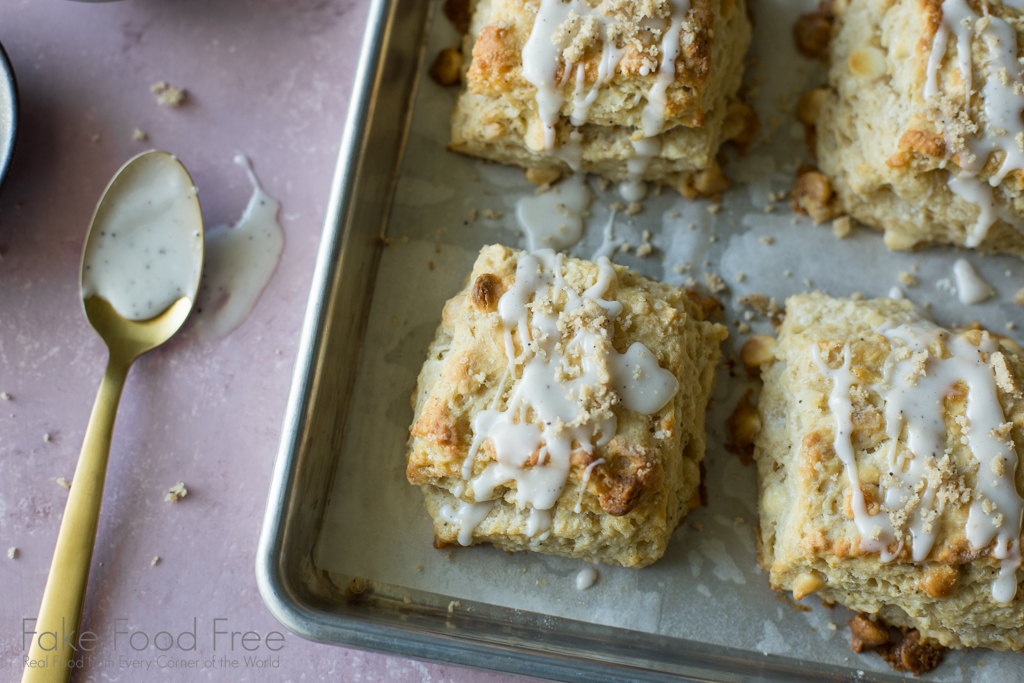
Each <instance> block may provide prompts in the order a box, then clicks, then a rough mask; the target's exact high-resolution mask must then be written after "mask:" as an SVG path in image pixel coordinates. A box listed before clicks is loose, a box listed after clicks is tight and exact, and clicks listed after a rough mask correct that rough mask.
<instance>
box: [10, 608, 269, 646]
mask: <svg viewBox="0 0 1024 683" xmlns="http://www.w3.org/2000/svg"><path fill="white" fill-rule="evenodd" d="M35 621H36V620H35V619H29V618H26V619H22V638H21V641H22V642H21V646H22V648H23V649H25V650H28V648H29V644H30V642H31V639H36V640H37V641H38V643H39V648H40V649H41V650H43V651H45V652H55V651H58V650H61V651H63V650H65V649H72V650H75V651H79V650H82V651H84V652H92V651H93V650H95V649H96V648H97V647H98V646H99V645H101V644H102V643H103V641H104V638H103V637H101V635H100V634H98V633H95V632H93V631H81V632H76V631H74V630H68V629H67V627H66V625H65V623H64V620H63V619H62V620H61V628H60V630H57V631H36V630H34V625H35ZM227 621H228V619H227V618H225V617H217V618H215V619H213V620H212V623H211V625H210V630H209V636H208V637H209V641H207V642H209V643H210V644H211V645H212V646H213V650H214V651H215V652H216V651H218V650H221V651H232V652H234V651H236V650H244V651H246V652H256V651H258V650H260V649H261V648H265V649H267V650H270V651H272V652H278V651H280V650H281V649H283V648H284V634H283V633H281V632H280V631H270V632H269V633H267V634H266V635H263V634H261V633H259V632H257V631H233V630H231V629H230V628H229V626H228V624H227ZM107 638H110V639H111V640H112V642H113V645H114V650H118V649H121V650H126V649H128V648H131V649H132V650H134V651H135V652H142V651H143V650H147V649H149V648H150V647H152V648H155V649H157V650H159V651H161V652H167V651H168V650H171V649H172V648H173V649H177V650H180V651H182V652H194V651H195V650H196V648H197V647H198V645H199V619H198V618H197V617H193V618H192V628H191V629H186V630H184V631H181V632H179V633H177V635H175V634H174V633H172V632H170V631H157V632H155V633H152V634H151V632H148V631H145V630H138V631H135V630H131V629H129V628H128V619H127V618H125V617H121V618H118V619H114V628H113V631H112V633H111V634H110V635H109V636H107Z"/></svg>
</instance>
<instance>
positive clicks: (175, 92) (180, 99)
mask: <svg viewBox="0 0 1024 683" xmlns="http://www.w3.org/2000/svg"><path fill="white" fill-rule="evenodd" d="M149 91H150V92H151V93H153V94H154V95H156V96H157V98H156V103H157V104H165V105H167V106H168V107H173V108H175V109H176V108H178V107H180V106H181V105H183V104H184V103H185V98H186V96H187V95H188V93H187V91H186V90H185V89H184V88H175V87H174V86H173V85H170V84H168V83H167V81H157V82H156V83H154V84H153V85H151V86H149Z"/></svg>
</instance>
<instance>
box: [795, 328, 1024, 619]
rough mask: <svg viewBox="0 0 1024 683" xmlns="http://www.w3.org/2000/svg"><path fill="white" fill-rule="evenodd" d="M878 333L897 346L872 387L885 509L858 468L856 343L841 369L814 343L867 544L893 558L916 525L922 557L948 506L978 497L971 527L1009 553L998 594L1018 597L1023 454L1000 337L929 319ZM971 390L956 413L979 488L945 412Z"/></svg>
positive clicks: (915, 548) (983, 543) (974, 536)
mask: <svg viewBox="0 0 1024 683" xmlns="http://www.w3.org/2000/svg"><path fill="white" fill-rule="evenodd" d="M876 332H877V333H879V334H881V335H882V336H884V337H885V338H886V340H888V342H889V344H890V348H891V351H890V353H889V356H888V357H887V359H886V361H885V363H884V365H883V369H882V378H881V380H880V381H879V382H878V383H877V384H872V385H864V387H863V388H864V389H868V390H870V391H872V392H874V393H876V394H877V395H878V397H879V398H880V399H881V401H882V403H883V410H884V414H885V424H886V435H887V436H888V442H887V443H888V455H887V462H888V466H889V472H888V473H887V474H882V476H881V477H880V479H879V484H878V503H879V509H878V511H877V512H873V513H872V512H869V509H868V505H867V503H866V501H865V498H864V493H863V491H862V489H861V483H860V478H859V475H858V471H857V461H856V453H855V450H854V447H853V441H852V432H853V410H854V403H853V398H852V390H853V387H855V386H857V385H859V384H860V382H859V381H858V380H857V379H856V377H855V375H854V374H853V373H852V372H851V368H850V365H851V351H850V348H849V345H848V344H847V345H846V346H844V348H843V355H842V360H843V362H842V365H840V367H838V368H836V369H831V368H830V367H829V366H828V365H827V364H826V363H825V361H824V360H823V359H822V357H821V354H820V352H819V350H818V348H817V347H814V349H813V356H814V362H815V364H816V365H817V367H818V370H819V371H820V372H821V374H822V375H823V376H825V377H826V378H828V379H829V380H830V381H831V382H832V388H831V390H830V393H829V399H828V405H829V409H830V411H831V413H832V415H833V417H834V419H835V420H836V433H835V438H834V448H835V451H836V453H837V454H838V455H839V457H840V459H841V460H842V462H843V465H844V468H845V471H846V475H847V479H848V480H849V483H850V492H851V499H850V508H851V511H852V512H853V517H854V523H855V524H856V526H857V529H858V532H859V533H860V535H861V540H860V545H861V548H862V549H863V550H865V551H867V552H878V553H879V554H880V556H881V559H882V560H883V561H885V562H888V561H891V560H893V559H895V558H896V557H897V556H898V555H899V554H900V551H901V550H902V549H903V547H904V545H905V544H906V542H907V539H906V535H907V534H908V533H909V537H910V549H911V556H912V557H913V559H914V561H915V562H922V561H924V560H925V559H927V558H928V556H929V553H930V552H931V550H932V547H933V545H934V543H935V539H936V536H937V534H938V532H939V526H940V516H941V513H942V508H943V506H945V505H946V504H951V505H959V504H965V503H968V502H969V503H970V508H969V513H968V518H967V523H966V527H965V529H964V534H965V536H966V537H967V540H968V541H969V542H970V544H971V545H972V546H973V547H974V548H976V549H984V548H987V547H989V546H990V545H993V542H994V545H993V547H992V551H991V552H992V555H993V557H995V558H997V559H999V560H1001V569H1000V573H999V576H998V578H997V579H996V580H995V582H994V583H993V586H992V596H993V598H994V599H995V600H997V601H998V602H1001V603H1006V602H1010V601H1011V600H1012V599H1013V598H1014V596H1015V594H1016V591H1017V580H1016V570H1017V568H1018V567H1019V566H1020V564H1021V553H1020V542H1019V537H1020V532H1021V513H1022V510H1024V500H1022V499H1021V497H1020V495H1019V494H1018V493H1017V490H1016V486H1015V479H1014V476H1015V472H1016V469H1017V454H1016V451H1015V449H1014V445H1013V440H1012V438H1011V437H1010V426H1009V424H1007V423H1005V417H1004V414H1003V409H1002V406H1001V404H1000V402H999V396H998V392H997V389H996V387H997V384H996V369H994V367H995V366H996V365H997V364H1000V363H1005V359H1004V358H1003V357H1002V354H1001V352H999V350H998V349H999V346H998V344H997V343H996V341H995V340H994V339H993V338H992V337H991V336H989V334H988V333H987V332H982V333H974V334H975V335H978V338H977V339H974V340H973V341H977V342H978V343H977V345H975V344H974V343H972V339H969V338H968V334H969V333H965V334H956V335H954V334H951V333H949V332H947V331H946V330H944V329H942V328H940V327H937V326H936V325H933V324H931V323H927V322H924V321H914V322H911V323H906V324H903V325H899V326H895V327H883V328H879V329H878V330H876ZM964 392H966V407H965V414H964V415H962V416H955V417H954V418H953V421H954V422H956V423H957V424H959V425H960V433H961V437H960V443H961V444H963V445H965V446H967V448H969V450H970V453H971V455H972V456H973V458H974V459H975V460H976V461H977V463H978V469H977V477H976V482H975V485H974V487H973V489H966V488H964V487H963V486H962V484H959V483H958V480H957V477H956V474H957V473H956V468H955V466H954V465H953V463H952V448H953V444H952V443H951V442H949V439H950V436H949V434H948V429H947V424H946V420H945V417H946V400H947V398H949V397H951V396H957V395H962V394H963V393H964ZM904 435H905V436H904Z"/></svg>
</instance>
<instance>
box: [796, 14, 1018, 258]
mask: <svg viewBox="0 0 1024 683" xmlns="http://www.w3.org/2000/svg"><path fill="white" fill-rule="evenodd" d="M832 9H833V11H834V12H835V14H836V23H835V25H834V26H833V34H832V41H831V46H830V59H829V61H830V72H829V83H830V86H831V89H830V90H829V91H828V92H827V93H826V94H825V96H824V97H821V98H820V99H819V98H818V95H819V94H818V93H815V94H813V95H812V98H813V99H815V100H817V101H815V102H813V107H811V106H808V107H804V109H805V110H810V109H813V110H816V111H814V112H813V116H814V117H815V120H814V121H812V123H813V125H814V129H815V132H816V136H817V142H816V148H817V157H818V165H819V167H820V169H821V170H822V172H824V174H825V175H826V176H828V177H829V178H830V179H831V181H832V185H833V189H834V191H835V193H836V195H837V198H838V201H839V203H840V204H841V205H842V208H843V209H845V210H846V211H847V212H849V214H850V215H851V216H853V217H854V218H856V219H857V220H859V221H861V222H862V223H865V224H867V225H870V226H873V227H875V228H878V229H880V230H884V231H885V243H886V244H887V245H888V246H889V247H890V248H893V249H910V248H913V247H916V246H922V245H926V244H955V245H962V246H967V247H977V248H980V249H983V250H986V251H993V252H1009V253H1013V254H1017V255H1018V256H1024V236H1022V235H1021V233H1020V230H1021V228H1022V227H1024V123H1022V121H1021V110H1022V109H1024V75H1022V66H1021V64H1020V62H1019V61H1018V57H1019V55H1022V54H1024V53H1022V51H1021V48H1022V47H1024V45H1022V39H1021V37H1022V36H1021V32H1022V30H1024V16H1022V14H1021V11H1020V10H1018V9H1014V8H1013V7H1011V6H1010V4H1009V3H1005V4H997V3H993V2H989V0H970V1H968V0H945V2H939V1H938V0H836V2H834V3H833V5H832ZM808 104H812V103H811V102H809V103H808ZM805 113H809V112H806V111H805ZM802 118H803V117H802Z"/></svg>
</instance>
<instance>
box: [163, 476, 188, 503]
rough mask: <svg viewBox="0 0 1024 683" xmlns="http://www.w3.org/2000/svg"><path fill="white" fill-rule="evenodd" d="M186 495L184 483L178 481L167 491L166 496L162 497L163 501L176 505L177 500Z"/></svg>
mask: <svg viewBox="0 0 1024 683" xmlns="http://www.w3.org/2000/svg"><path fill="white" fill-rule="evenodd" d="M187 495H188V489H186V488H185V483H184V482H181V481H179V482H178V483H177V484H175V485H174V486H172V487H171V488H170V489H168V490H167V495H165V496H164V500H165V501H166V502H168V503H177V502H178V501H179V500H181V499H182V498H184V497H185V496H187Z"/></svg>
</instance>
